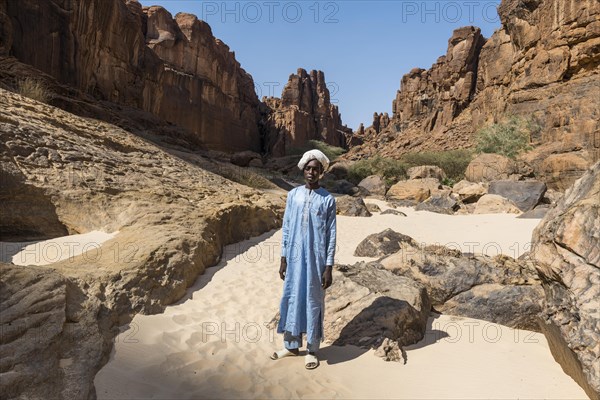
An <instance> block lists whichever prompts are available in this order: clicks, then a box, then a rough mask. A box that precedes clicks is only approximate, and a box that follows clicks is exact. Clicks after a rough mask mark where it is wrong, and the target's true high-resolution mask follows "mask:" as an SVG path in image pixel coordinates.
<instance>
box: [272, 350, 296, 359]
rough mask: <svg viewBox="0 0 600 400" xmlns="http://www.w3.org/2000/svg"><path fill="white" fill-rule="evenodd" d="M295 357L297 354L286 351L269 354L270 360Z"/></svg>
mask: <svg viewBox="0 0 600 400" xmlns="http://www.w3.org/2000/svg"><path fill="white" fill-rule="evenodd" d="M297 355H298V353H294V352H291V351H289V350H288V349H281V350H279V351H276V352H274V353H273V354H271V360H279V359H280V358H284V357H292V356H297Z"/></svg>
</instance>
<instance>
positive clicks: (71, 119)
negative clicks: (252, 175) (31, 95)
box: [0, 89, 284, 399]
mask: <svg viewBox="0 0 600 400" xmlns="http://www.w3.org/2000/svg"><path fill="white" fill-rule="evenodd" d="M0 103H1V104H2V107H1V108H0V150H1V151H0V171H1V176H2V179H3V182H4V181H5V180H6V181H7V182H10V185H7V186H5V185H2V186H1V189H0V196H1V198H2V200H3V201H7V202H8V203H9V204H10V205H11V213H12V216H11V217H10V219H9V220H8V221H9V222H10V224H11V230H10V231H8V232H6V233H5V231H4V230H3V235H4V236H3V240H10V241H20V240H23V239H25V238H32V237H35V238H38V239H42V238H44V239H48V238H52V237H55V236H56V235H63V234H64V233H68V234H75V233H86V232H90V231H93V230H102V231H106V232H116V231H118V232H119V233H118V234H117V235H116V236H115V237H114V238H113V239H111V240H109V241H107V242H105V243H104V244H103V245H102V247H100V248H99V249H98V250H99V251H98V252H96V253H95V255H94V256H93V257H90V256H87V257H86V256H85V255H81V256H75V257H70V258H68V259H66V260H64V261H60V262H56V263H53V264H50V265H48V266H47V267H45V268H44V271H47V273H42V272H40V269H38V268H31V267H30V266H25V267H17V266H8V265H5V264H3V265H0V277H1V284H2V290H1V291H0V296H2V301H1V306H2V315H3V317H2V321H1V323H2V324H9V323H10V324H11V325H10V326H2V332H3V336H2V338H0V354H1V355H2V357H1V359H2V361H1V362H2V369H1V370H0V374H1V375H2V376H1V379H0V381H1V382H2V383H1V384H0V390H1V392H0V397H2V398H7V397H8V398H12V397H21V398H48V397H52V398H65V399H71V398H77V399H81V398H83V399H85V398H94V397H95V393H94V387H93V379H94V376H95V374H96V372H97V371H98V370H99V369H100V368H101V367H102V365H103V364H104V363H106V361H107V360H108V355H109V354H110V350H111V347H112V341H113V339H114V337H115V335H116V334H117V333H118V326H120V325H122V324H125V323H127V322H129V321H130V320H131V318H132V316H133V315H134V314H135V313H155V312H159V311H161V310H162V309H163V308H164V306H165V305H167V304H170V303H173V302H174V301H176V300H178V299H179V298H181V297H182V296H183V295H184V294H185V291H186V288H187V287H188V286H190V285H191V284H192V283H193V282H194V281H195V279H196V277H197V276H198V275H199V274H201V273H202V272H203V271H204V270H205V268H206V267H208V266H210V265H214V264H215V263H216V262H217V260H218V259H219V257H220V253H221V249H222V247H223V246H224V245H225V244H227V243H232V242H234V241H239V240H243V239H245V238H247V237H250V236H253V235H257V234H260V233H262V232H265V231H268V230H270V229H272V228H274V227H276V226H278V224H279V223H280V220H281V214H282V209H283V204H284V203H283V199H281V198H280V197H279V196H277V195H270V194H268V193H264V192H260V191H257V190H255V189H251V188H249V187H247V186H242V185H239V184H236V183H234V182H232V181H230V180H227V179H224V178H222V177H221V176H219V175H217V174H214V173H211V172H208V171H207V169H209V167H210V166H211V165H213V163H212V161H211V160H209V159H206V158H204V157H201V156H199V155H198V154H196V153H193V152H184V151H181V150H179V151H176V150H173V149H170V148H160V147H157V146H156V145H153V144H151V143H150V142H148V141H146V140H143V139H141V138H139V137H137V136H136V135H133V134H131V133H129V132H127V131H124V130H122V129H119V128H117V127H115V126H114V125H110V124H107V123H104V122H101V121H98V120H93V119H86V118H80V117H77V116H74V115H72V114H69V113H66V112H64V111H62V110H59V109H57V108H54V107H51V106H47V105H44V104H41V103H37V102H34V101H32V100H29V99H26V98H24V97H22V96H19V95H16V94H14V93H12V92H7V91H4V90H2V89H0ZM3 204H4V203H3ZM26 215H28V216H29V217H28V218H25V217H23V218H20V216H26ZM4 221H5V220H4V214H3V218H2V223H4ZM38 222H39V225H38ZM45 292H46V294H47V296H46V297H44V293H45ZM5 317H6V319H5ZM13 322H14V323H13ZM13 328H14V330H13V331H12V333H11V335H12V336H11V337H10V338H9V337H5V336H4V332H8V331H10V330H11V329H13ZM38 339H39V340H41V341H40V342H39V343H37V342H36V340H38ZM46 356H47V357H46ZM34 382H39V384H34Z"/></svg>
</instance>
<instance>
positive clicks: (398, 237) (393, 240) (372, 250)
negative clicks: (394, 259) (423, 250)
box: [354, 228, 417, 257]
mask: <svg viewBox="0 0 600 400" xmlns="http://www.w3.org/2000/svg"><path fill="white" fill-rule="evenodd" d="M404 241H408V242H409V243H411V244H412V245H413V246H416V245H417V243H416V242H415V241H414V240H413V238H411V237H410V236H407V235H403V234H401V233H398V232H395V231H394V230H393V229H389V228H388V229H386V230H384V231H383V232H379V233H374V234H372V235H369V236H367V237H366V238H365V239H363V241H361V242H360V243H359V244H358V246H357V247H356V249H355V250H354V255H355V256H356V257H381V256H386V255H389V254H393V253H396V252H397V251H399V250H400V244H401V243H402V242H404Z"/></svg>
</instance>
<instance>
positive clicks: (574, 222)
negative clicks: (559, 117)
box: [531, 163, 600, 399]
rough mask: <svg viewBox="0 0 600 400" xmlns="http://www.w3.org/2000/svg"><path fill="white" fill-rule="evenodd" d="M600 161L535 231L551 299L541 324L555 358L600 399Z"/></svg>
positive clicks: (542, 273)
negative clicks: (599, 327) (599, 310)
mask: <svg viewBox="0 0 600 400" xmlns="http://www.w3.org/2000/svg"><path fill="white" fill-rule="evenodd" d="M599 199H600V163H596V164H595V165H594V166H593V167H592V168H591V169H590V170H589V171H588V172H586V174H585V175H584V176H583V177H582V178H581V179H579V180H578V181H577V182H575V184H574V185H573V187H572V188H570V189H569V190H568V191H567V192H566V193H565V195H564V197H563V198H562V199H561V200H560V201H559V202H558V204H557V206H556V207H555V208H553V209H551V210H550V211H549V212H548V214H547V215H546V217H545V218H544V219H543V220H542V222H541V223H540V225H538V227H537V228H536V229H535V231H534V233H533V247H532V248H533V251H532V254H531V256H532V259H533V261H534V262H535V263H536V266H537V269H538V273H539V275H540V278H541V279H542V282H543V286H544V291H545V293H546V301H545V305H544V311H543V317H544V320H545V322H546V323H545V324H543V326H542V328H543V329H544V333H545V334H546V337H547V338H548V342H549V344H550V349H551V350H552V354H553V355H554V358H555V359H556V360H557V361H558V362H559V363H560V364H561V365H562V367H563V369H564V370H565V371H566V372H567V373H568V374H569V375H571V376H572V377H573V379H575V381H577V383H579V384H580V385H581V386H582V387H583V388H584V389H585V391H586V393H587V394H588V396H590V397H591V398H593V399H598V398H600V348H599V346H598V343H600V332H599V330H598V325H599V324H600V316H599V315H598V299H600V200H599Z"/></svg>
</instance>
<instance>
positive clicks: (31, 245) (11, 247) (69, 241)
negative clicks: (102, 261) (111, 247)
mask: <svg viewBox="0 0 600 400" xmlns="http://www.w3.org/2000/svg"><path fill="white" fill-rule="evenodd" d="M117 234H118V232H113V233H106V232H102V231H92V232H88V233H83V234H80V235H70V236H63V237H59V238H54V239H48V240H43V241H35V242H0V261H2V262H6V263H13V264H16V265H48V264H52V263H55V262H58V261H62V260H67V259H69V258H73V257H75V256H78V255H80V254H84V256H88V257H90V259H95V258H96V257H97V256H98V254H97V252H98V251H100V246H101V245H102V243H104V242H106V241H107V240H109V239H112V238H114V237H115V236H116V235H117Z"/></svg>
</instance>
